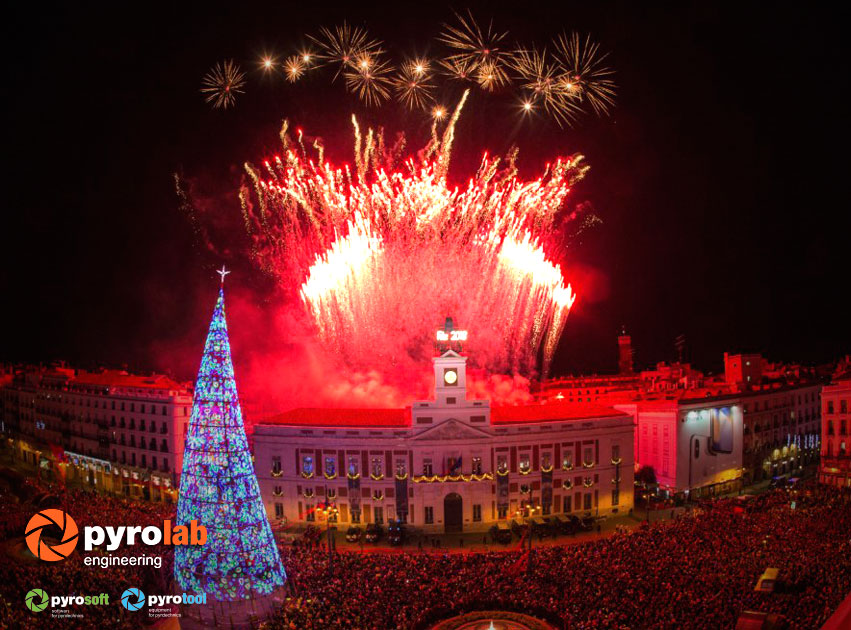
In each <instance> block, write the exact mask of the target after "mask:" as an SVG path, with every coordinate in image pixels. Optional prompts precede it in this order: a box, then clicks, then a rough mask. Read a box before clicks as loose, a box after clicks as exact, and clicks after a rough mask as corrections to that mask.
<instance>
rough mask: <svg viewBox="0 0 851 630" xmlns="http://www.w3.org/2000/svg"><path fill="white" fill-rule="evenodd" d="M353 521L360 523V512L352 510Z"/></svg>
mask: <svg viewBox="0 0 851 630" xmlns="http://www.w3.org/2000/svg"><path fill="white" fill-rule="evenodd" d="M352 523H360V512H359V511H357V510H352Z"/></svg>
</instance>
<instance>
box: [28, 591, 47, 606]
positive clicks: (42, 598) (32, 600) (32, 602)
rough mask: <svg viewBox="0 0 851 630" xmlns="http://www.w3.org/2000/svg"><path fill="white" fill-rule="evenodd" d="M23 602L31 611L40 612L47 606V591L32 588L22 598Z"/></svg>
mask: <svg viewBox="0 0 851 630" xmlns="http://www.w3.org/2000/svg"><path fill="white" fill-rule="evenodd" d="M24 602H25V603H26V605H27V608H29V609H30V610H31V611H33V612H41V611H42V610H44V609H45V608H47V593H45V592H44V591H43V590H41V589H40V588H34V589H33V590H31V591H30V592H29V593H27V596H26V597H25V598H24Z"/></svg>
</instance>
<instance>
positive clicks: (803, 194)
mask: <svg viewBox="0 0 851 630" xmlns="http://www.w3.org/2000/svg"><path fill="white" fill-rule="evenodd" d="M680 4H681V3H676V7H675V5H674V3H672V4H671V6H670V7H669V8H660V7H656V8H649V7H648V6H646V3H635V2H623V3H613V4H606V3H592V2H584V3H574V2H562V3H558V6H554V5H555V3H553V6H551V5H550V4H549V3H514V4H512V5H510V8H509V6H507V7H506V8H505V10H497V9H494V8H492V7H493V6H494V5H492V4H490V3H489V4H488V5H484V4H482V5H478V4H476V3H470V4H460V5H459V4H455V5H452V6H454V7H456V8H459V9H463V8H465V7H467V6H470V7H472V8H473V9H474V11H475V13H476V14H477V15H478V16H481V17H484V16H489V15H491V16H493V18H494V21H495V24H496V25H497V26H498V27H500V28H502V29H504V30H508V31H509V33H510V34H511V35H512V36H514V37H516V38H517V39H518V40H521V41H524V42H528V41H535V42H536V43H539V44H542V43H544V42H546V41H548V40H549V39H550V38H551V37H552V36H554V35H556V34H557V33H558V32H559V31H561V30H563V29H564V30H568V31H569V30H572V29H576V30H579V31H581V32H590V33H591V34H592V35H593V36H594V37H595V38H596V39H597V40H598V41H599V42H600V43H601V45H602V46H603V47H604V48H605V49H608V50H610V51H611V53H612V54H611V60H610V61H611V65H612V66H613V67H614V68H615V69H616V71H617V77H616V78H617V82H618V84H619V94H618V98H617V105H616V108H615V110H614V112H613V114H612V115H611V116H610V117H608V118H603V119H594V118H587V119H584V120H583V121H581V122H580V123H579V124H578V125H577V126H576V127H575V128H572V129H567V130H559V129H558V127H556V126H555V125H553V124H551V123H548V122H547V121H546V120H527V121H525V122H522V123H521V122H518V120H519V119H518V117H517V116H516V114H515V113H513V110H512V108H511V105H510V104H509V103H507V102H506V99H502V100H501V101H500V99H488V98H486V97H484V96H481V95H479V96H478V97H475V96H474V98H473V99H472V102H471V103H470V105H469V106H468V108H467V109H466V110H465V113H464V116H463V117H462V120H461V123H460V124H459V127H458V140H457V145H456V146H457V149H456V153H455V155H456V159H455V166H456V167H457V168H458V169H459V171H458V172H459V173H460V174H461V175H463V174H464V173H463V169H464V168H465V167H469V166H470V165H472V164H475V163H476V162H477V161H478V159H479V158H480V152H481V150H482V149H485V148H486V149H488V150H489V151H490V152H491V153H501V152H504V151H505V150H506V149H508V148H509V147H510V146H511V145H512V144H514V143H516V144H518V145H519V147H520V151H521V153H520V164H521V171H522V173H523V174H525V175H533V174H534V173H536V172H538V171H539V170H540V168H541V167H542V165H543V164H544V163H545V162H546V161H548V160H550V159H552V158H553V157H555V156H556V155H558V154H570V153H573V152H581V153H583V154H585V155H586V157H587V160H588V162H589V163H590V164H591V167H592V169H591V171H590V172H589V174H588V176H587V178H586V179H585V181H583V182H582V183H581V184H580V185H579V186H578V187H577V188H576V191H575V195H574V197H573V199H574V200H575V201H582V200H586V201H588V202H590V203H592V204H593V206H594V208H595V210H596V213H597V214H598V215H599V216H600V217H601V218H602V219H603V223H602V225H600V226H598V227H597V228H595V229H594V231H593V232H590V233H586V234H584V235H583V237H582V239H581V242H579V243H575V244H574V245H573V246H572V247H571V248H569V249H568V250H567V251H565V252H563V256H564V257H563V262H564V268H565V269H566V272H567V274H568V275H570V273H571V269H576V270H577V273H578V274H579V277H581V278H584V283H583V286H581V287H580V289H581V290H583V292H582V294H581V295H580V299H579V302H578V303H577V306H576V308H575V309H574V311H573V312H572V313H571V315H570V319H569V320H568V324H567V327H566V329H565V334H564V337H563V339H562V344H561V346H560V348H559V352H558V355H557V359H556V364H555V367H556V371H564V372H574V373H576V372H583V371H613V370H614V369H615V368H616V344H615V335H616V333H617V330H618V329H619V327H620V325H621V324H625V325H626V326H627V328H628V330H629V331H630V333H632V335H633V342H634V345H635V347H636V361H637V363H638V364H639V365H640V366H650V365H653V364H655V363H656V362H657V361H660V360H670V359H672V358H674V356H675V353H674V347H673V340H674V338H675V337H676V336H677V335H678V334H681V333H682V334H685V336H686V338H687V351H686V357H687V358H689V359H690V360H692V361H693V362H694V363H696V364H697V365H698V366H699V367H701V368H704V369H706V370H710V371H712V370H719V369H720V367H721V359H722V354H723V352H724V351H725V350H731V351H737V350H747V351H762V352H764V353H765V354H766V355H767V356H768V357H769V358H771V359H776V360H787V361H803V362H805V363H816V362H823V361H827V360H831V359H834V358H837V357H839V356H841V355H843V354H846V353H848V352H851V326H849V325H848V324H849V311H848V305H847V304H845V303H844V301H843V297H844V298H846V299H847V296H848V284H849V267H848V248H849V245H851V243H849V235H851V230H849V227H851V226H850V225H849V218H848V202H847V196H848V195H847V192H846V190H845V186H846V184H847V159H846V157H845V152H846V150H847V146H848V142H847V141H848V115H847V104H846V102H845V100H844V97H841V96H840V95H841V94H842V93H844V92H846V91H847V90H848V85H847V83H848V73H847V66H846V61H847V59H846V54H845V50H844V48H843V47H842V45H841V42H842V40H843V39H844V38H845V34H844V33H841V32H840V27H841V24H842V21H841V20H840V19H839V18H838V17H837V16H835V15H832V14H830V13H828V12H823V13H816V12H815V10H814V9H812V8H809V7H808V5H807V4H806V3H797V4H796V5H794V6H795V7H796V8H797V10H794V11H793V10H789V9H782V8H778V7H776V6H770V7H769V6H768V5H763V6H764V9H763V8H761V7H756V6H752V7H748V8H742V6H741V5H742V4H744V3H730V4H729V5H723V6H722V7H719V6H716V5H715V4H714V3H711V2H700V3H693V4H692V3H687V6H680ZM683 4H686V3H683ZM485 6H490V7H491V8H489V9H488V8H482V7H485ZM130 7H133V8H132V9H131V8H130ZM476 7H479V8H478V10H476ZM4 14H5V15H4V24H3V26H2V29H3V31H4V32H3V46H4V48H6V50H5V51H4V55H3V58H4V60H5V65H6V70H5V75H6V76H5V80H4V90H3V91H4V101H5V105H6V108H5V109H6V110H7V111H6V115H5V117H4V123H5V124H4V132H3V135H4V143H3V144H4V149H5V151H4V152H5V156H6V160H5V161H6V166H5V167H4V169H3V176H4V180H5V181H4V184H5V185H4V195H3V223H2V229H0V234H2V243H1V245H2V248H0V255H1V256H2V262H0V296H2V318H3V325H2V328H0V331H2V333H0V361H3V360H13V361H41V360H49V359H53V358H64V359H67V360H69V361H70V362H72V363H75V364H81V365H88V366H94V365H99V364H103V365H109V366H120V365H122V364H127V365H128V366H129V367H131V368H132V369H152V368H157V369H161V370H172V371H176V372H178V375H179V376H181V377H187V378H188V377H191V376H192V374H191V373H183V372H182V370H183V365H185V362H183V361H181V360H178V359H177V358H175V357H171V358H173V359H174V360H170V357H169V353H168V351H167V349H168V348H169V347H170V344H172V343H174V344H175V347H177V346H178V345H180V346H183V345H184V344H188V345H189V346H190V347H194V346H197V350H198V355H197V356H195V357H193V358H192V363H195V364H197V360H198V357H199V356H200V351H201V344H202V340H203V335H204V331H205V330H206V326H207V324H208V322H209V316H210V313H211V311H212V306H213V301H214V293H215V290H216V284H215V281H216V279H217V276H215V275H214V274H213V271H212V270H213V269H214V268H215V267H217V266H219V265H220V264H221V263H222V262H226V263H227V264H229V265H234V266H235V268H236V271H237V273H235V274H234V275H233V276H231V278H229V280H232V281H233V282H240V283H243V284H245V285H253V283H260V282H261V281H260V279H258V278H257V277H256V276H257V275H258V274H257V272H256V271H254V270H252V268H251V267H250V266H249V265H247V264H246V263H245V261H244V260H240V259H239V257H236V256H234V255H233V249H232V248H234V247H236V246H237V245H236V243H237V241H238V235H236V231H237V230H236V227H238V225H239V223H238V221H236V222H235V223H234V225H235V226H236V227H235V228H234V229H233V230H232V232H233V233H234V236H233V241H232V242H221V243H217V245H218V246H219V248H220V251H219V252H218V253H211V252H209V251H208V250H207V249H206V248H204V247H202V246H200V245H199V244H198V242H197V239H195V237H194V236H193V232H192V229H191V227H190V224H189V222H188V221H187V219H186V217H185V215H184V214H181V212H180V211H179V209H178V200H177V197H176V195H175V190H174V182H173V174H174V173H175V172H180V173H182V174H183V175H184V176H185V177H186V178H188V180H189V181H191V182H192V183H193V186H194V187H195V188H194V189H195V190H196V192H197V191H200V192H201V193H204V194H205V195H207V196H208V197H209V198H216V199H218V202H217V203H218V204H219V205H220V207H221V212H222V214H223V215H227V216H228V217H230V218H231V219H232V218H234V217H235V218H237V219H238V206H237V202H236V198H235V190H236V186H237V184H238V182H239V174H240V168H241V164H242V163H243V162H244V161H245V160H258V159H260V158H262V157H264V156H265V155H267V154H268V152H270V151H272V150H274V147H275V142H276V132H277V129H278V127H279V126H280V121H281V120H282V119H283V118H285V117H286V118H289V119H290V120H292V121H293V124H294V125H296V126H301V127H304V128H305V129H309V130H310V131H311V132H313V133H315V134H317V135H322V136H323V137H324V138H325V141H326V144H327V145H332V144H333V145H334V148H333V149H329V154H331V155H332V156H338V157H339V159H340V160H344V159H350V152H351V139H350V138H351V134H350V123H349V115H350V114H351V113H352V112H353V111H355V112H357V113H358V115H359V116H362V118H363V119H364V120H365V121H366V122H370V121H372V122H373V123H374V122H383V123H384V124H386V125H387V126H388V127H390V128H404V129H406V130H407V131H408V132H410V133H412V134H414V135H416V134H417V133H422V132H423V130H424V129H426V130H427V123H424V122H423V120H422V119H421V118H417V117H416V116H412V115H404V114H401V113H399V109H398V108H395V107H391V108H386V107H385V108H384V110H389V112H390V113H382V114H381V115H377V114H376V113H375V112H372V113H371V112H369V111H366V110H364V108H363V107H361V106H360V105H359V104H358V103H357V102H356V101H355V100H354V99H353V98H352V97H351V96H349V95H347V94H346V93H345V90H344V89H343V87H342V86H341V85H340V84H336V85H332V84H330V82H329V80H328V79H327V77H326V78H323V79H321V80H316V81H312V82H311V81H308V82H306V83H305V84H299V85H296V86H291V85H289V84H286V83H284V82H283V81H282V80H280V79H279V80H278V81H268V82H265V83H264V82H262V81H259V80H257V79H256V77H252V79H251V80H250V82H249V86H248V87H249V93H248V94H247V95H246V96H245V97H244V98H242V99H241V100H240V101H239V102H238V103H237V107H236V108H235V109H231V110H228V111H220V110H215V111H214V110H211V109H210V107H209V106H208V105H206V104H205V103H204V102H203V99H202V97H201V95H200V93H199V91H198V90H199V87H200V81H201V77H202V76H203V75H204V73H205V72H206V71H207V70H208V69H209V67H210V66H212V65H213V64H214V63H215V62H216V61H219V60H221V59H225V58H229V57H233V58H235V59H237V60H238V61H240V62H241V63H242V65H243V66H244V68H245V69H248V70H251V71H254V68H255V66H254V63H255V62H256V61H257V60H258V59H259V57H260V56H261V55H262V53H264V52H270V53H276V54H277V55H278V57H279V58H283V57H284V56H285V55H287V54H291V53H293V52H295V51H296V50H297V49H298V47H299V46H300V45H301V44H302V43H303V42H304V41H305V40H304V37H303V35H304V33H306V32H316V30H317V29H318V27H319V26H322V25H328V26H332V25H335V24H337V23H339V22H341V21H342V20H343V19H346V20H348V21H349V22H351V23H355V24H361V25H364V26H366V27H367V28H369V30H370V31H371V33H372V34H373V35H374V36H375V37H378V38H381V39H384V40H385V41H387V42H388V43H389V45H390V48H391V49H392V50H393V51H396V52H405V53H415V52H417V53H424V54H428V52H429V43H430V42H431V41H432V38H433V36H434V35H436V34H437V33H438V32H439V30H440V26H441V23H442V22H444V21H447V20H451V18H452V14H451V9H450V6H449V5H446V6H441V5H438V4H432V3H423V4H419V5H409V4H407V3H392V4H389V5H387V6H378V5H376V4H374V3H359V4H357V3H348V4H339V5H338V4H334V3H327V2H325V3H299V4H295V3H289V2H287V3H284V2H280V3H262V4H258V5H256V6H254V7H249V5H248V4H247V3H237V2H233V3H229V4H227V5H224V6H223V7H222V8H220V9H216V8H214V7H213V6H212V5H211V4H210V3H205V4H203V5H197V6H196V7H194V8H192V7H190V6H189V5H184V4H183V3H169V4H164V5H162V6H159V7H153V6H152V5H150V4H136V5H125V4H119V3H112V4H110V5H108V8H104V9H102V10H94V9H89V8H87V7H84V6H82V5H79V6H78V5H68V6H66V7H65V8H63V9H55V10H48V9H47V8H45V7H43V6H41V5H38V4H33V3H29V5H28V6H22V3H16V4H15V5H14V6H13V7H10V8H7V9H6V10H5V11H4ZM481 17H480V19H481ZM432 45H433V44H432ZM222 221H223V223H224V224H225V225H224V227H223V228H222V230H220V231H221V232H224V233H226V234H227V233H228V232H229V231H231V230H230V229H229V228H228V226H227V221H226V220H225V219H224V218H223V219H222ZM240 276H241V278H240ZM230 325H231V327H232V328H233V327H234V326H236V325H238V323H237V322H233V321H231V323H230ZM471 328H472V327H471Z"/></svg>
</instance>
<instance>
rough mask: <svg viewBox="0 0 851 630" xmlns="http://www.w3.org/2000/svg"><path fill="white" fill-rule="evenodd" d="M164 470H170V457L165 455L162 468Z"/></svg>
mask: <svg viewBox="0 0 851 630" xmlns="http://www.w3.org/2000/svg"><path fill="white" fill-rule="evenodd" d="M162 471H163V472H168V459H167V458H165V457H163V468H162Z"/></svg>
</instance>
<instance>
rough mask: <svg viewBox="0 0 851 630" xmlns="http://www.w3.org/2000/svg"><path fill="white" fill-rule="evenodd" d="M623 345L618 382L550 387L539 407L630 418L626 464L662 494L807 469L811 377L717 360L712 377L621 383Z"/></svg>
mask: <svg viewBox="0 0 851 630" xmlns="http://www.w3.org/2000/svg"><path fill="white" fill-rule="evenodd" d="M626 345H627V344H626V343H625V342H624V341H623V335H621V337H619V338H618V348H619V359H620V360H619V367H620V368H621V369H620V371H619V373H618V374H614V375H594V376H577V377H568V378H561V379H553V380H551V381H548V382H547V383H545V384H544V386H543V387H542V388H541V392H540V398H541V400H546V401H566V402H574V401H578V402H586V403H597V404H604V405H610V406H614V407H616V408H617V409H619V410H621V411H625V412H627V413H630V414H631V415H632V416H633V419H634V422H635V432H636V433H635V449H636V451H635V460H636V462H637V463H638V464H639V465H640V466H649V467H652V468H653V471H654V473H655V475H656V478H657V480H658V481H659V483H660V488H661V489H662V490H663V491H666V492H669V493H671V494H680V495H683V496H684V495H686V494H689V493H694V494H696V495H703V494H714V493H717V492H727V491H731V490H734V489H736V488H738V487H739V486H741V485H743V484H750V483H754V482H758V481H761V480H764V479H768V478H771V477H774V476H779V475H784V474H792V473H793V472H794V471H796V470H798V469H800V467H801V466H803V465H805V464H808V463H813V462H815V461H816V460H817V458H818V449H819V443H820V432H821V421H820V418H821V413H820V403H819V400H820V399H819V394H820V391H821V387H822V385H821V381H820V380H819V379H818V378H817V377H816V375H814V374H811V373H809V372H808V371H807V370H805V369H802V368H801V367H800V366H788V365H775V364H771V363H769V362H767V361H765V359H763V357H762V356H761V355H759V354H732V353H725V354H724V367H725V370H724V374H723V375H720V376H707V375H704V374H703V373H702V372H700V371H698V370H695V369H694V368H692V367H691V366H690V365H689V364H688V363H680V362H676V363H672V364H667V363H659V364H658V365H657V366H656V368H655V369H653V370H643V371H641V372H639V373H637V374H625V373H624V370H623V366H624V365H625V362H624V359H625V357H626V356H627V352H626V351H625V350H624V347H625V346H626ZM629 345H630V348H631V340H630V344H629ZM630 352H631V350H630ZM718 431H723V433H724V436H725V440H726V441H725V444H726V446H724V448H723V449H722V448H720V446H719V443H718V442H716V441H715V440H716V438H718V437H720V434H719V433H718ZM730 440H732V442H730ZM731 444H732V447H731V448H728V447H730V445H731Z"/></svg>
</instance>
